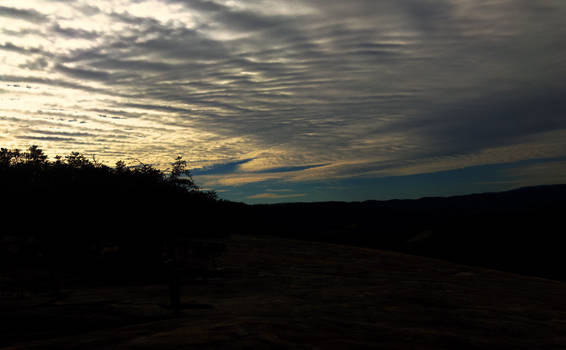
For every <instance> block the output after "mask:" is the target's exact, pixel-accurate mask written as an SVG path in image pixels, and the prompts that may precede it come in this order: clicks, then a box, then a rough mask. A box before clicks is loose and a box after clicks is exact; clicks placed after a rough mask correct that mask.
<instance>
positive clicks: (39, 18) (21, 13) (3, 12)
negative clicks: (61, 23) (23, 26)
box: [0, 6, 47, 22]
mask: <svg viewBox="0 0 566 350" xmlns="http://www.w3.org/2000/svg"><path fill="white" fill-rule="evenodd" d="M0 17H9V18H14V19H21V20H24V21H29V22H44V21H46V20H47V16H45V15H43V14H42V13H40V12H37V11H35V10H31V9H17V8H13V7H6V6H0Z"/></svg>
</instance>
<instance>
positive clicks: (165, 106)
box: [0, 0, 566, 203]
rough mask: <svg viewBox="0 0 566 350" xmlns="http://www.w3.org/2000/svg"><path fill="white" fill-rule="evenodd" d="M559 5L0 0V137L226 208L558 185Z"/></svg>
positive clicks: (443, 0)
mask: <svg viewBox="0 0 566 350" xmlns="http://www.w3.org/2000/svg"><path fill="white" fill-rule="evenodd" d="M564 18H566V2H565V1H563V0H544V1H543V0H512V1H511V0H380V1H377V0H352V1H343V0H286V1H275V0H240V1H236V0H214V1H208V0H97V1H89V0H74V1H69V0H2V1H1V2H0V23H1V24H2V25H1V26H0V146H1V147H5V148H19V149H25V148H27V147H29V146H30V145H32V144H36V145H39V146H40V147H42V148H43V149H44V150H45V151H46V153H47V154H49V155H50V156H54V155H65V154H68V153H70V152H72V151H79V152H82V153H84V154H85V155H89V156H91V155H93V156H95V157H96V159H97V160H98V161H102V162H104V163H106V164H108V165H113V164H114V163H115V162H116V161H117V160H125V161H126V162H127V163H128V164H130V165H136V164H139V162H143V163H146V164H152V165H154V166H156V167H158V168H160V169H164V170H166V169H167V167H169V166H170V163H171V162H172V161H173V160H174V159H175V157H176V156H178V155H181V156H182V157H183V158H184V159H185V160H187V161H188V165H189V168H190V169H191V171H192V174H193V178H194V180H195V182H196V183H197V184H198V185H200V186H201V187H202V188H204V189H211V190H216V191H217V193H218V194H219V196H220V198H224V199H229V200H235V201H242V202H246V203H268V202H297V201H328V200H345V201H360V200H368V199H391V198H419V197H423V196H448V195H455V194H464V193H476V192H488V191H499V190H506V189H512V188H517V187H522V186H531V185H539V184H553V183H566V40H564V39H565V38H566V22H565V21H564Z"/></svg>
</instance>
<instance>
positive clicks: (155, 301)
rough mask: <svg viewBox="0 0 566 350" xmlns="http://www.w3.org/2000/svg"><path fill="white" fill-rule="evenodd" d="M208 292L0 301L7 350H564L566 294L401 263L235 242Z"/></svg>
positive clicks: (500, 277)
mask: <svg viewBox="0 0 566 350" xmlns="http://www.w3.org/2000/svg"><path fill="white" fill-rule="evenodd" d="M217 266H218V268H217V271H216V272H217V273H216V276H215V277H211V278H210V279H209V281H208V283H202V282H199V281H195V282H194V283H193V284H192V285H185V286H184V288H183V298H182V303H183V307H184V309H183V311H182V312H181V314H180V315H177V316H175V315H174V314H173V312H172V311H171V310H169V309H168V308H167V307H166V305H167V304H168V299H167V288H166V287H165V286H159V285H155V286H146V287H112V288H110V287H108V288H72V287H70V286H67V287H66V288H64V289H63V295H62V296H61V297H59V298H58V299H56V300H54V299H48V298H47V297H45V298H43V297H41V296H33V295H31V296H30V295H28V296H26V297H24V298H3V299H0V307H1V310H0V320H1V327H0V347H2V348H6V349H47V348H56V349H81V350H82V349H180V348H196V349H212V348H214V349H223V348H236V349H238V348H289V347H291V348H309V349H310V348H313V347H314V348H324V349H326V348H379V349H486V348H497V349H501V348H510V349H556V348H566V303H565V300H566V284H564V283H562V282H555V281H552V280H545V279H539V278H532V277H524V276H520V275H513V274H510V273H502V272H497V271H493V270H486V269H480V268H470V267H466V266H461V265H454V264H451V263H447V262H443V261H439V260H433V259H429V258H423V257H414V256H409V255H403V254H398V253H391V252H384V251H379V250H370V249H363V248H356V247H346V246H339V245H331V244H325V243H313V242H304V241H294V240H286V239H279V238H268V237H262V238H258V237H253V238H252V237H245V236H234V237H232V238H231V239H230V240H229V241H228V251H227V252H226V253H225V254H224V255H223V256H222V257H221V258H219V259H217Z"/></svg>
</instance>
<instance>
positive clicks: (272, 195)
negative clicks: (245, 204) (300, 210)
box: [247, 192, 306, 199]
mask: <svg viewBox="0 0 566 350" xmlns="http://www.w3.org/2000/svg"><path fill="white" fill-rule="evenodd" d="M304 196H306V194H304V193H286V194H279V193H269V192H267V193H259V194H254V195H251V196H248V197H247V198H249V199H281V198H298V197H304Z"/></svg>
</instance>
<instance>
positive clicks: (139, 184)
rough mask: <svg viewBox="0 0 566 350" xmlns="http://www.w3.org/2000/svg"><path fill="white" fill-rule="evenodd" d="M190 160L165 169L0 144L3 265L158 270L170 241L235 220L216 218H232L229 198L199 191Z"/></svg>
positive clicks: (217, 230)
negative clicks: (111, 163) (110, 163)
mask: <svg viewBox="0 0 566 350" xmlns="http://www.w3.org/2000/svg"><path fill="white" fill-rule="evenodd" d="M185 166H186V163H185V161H183V160H182V158H181V157H177V158H176V159H175V160H174V161H173V162H172V163H171V169H170V171H169V172H168V173H164V172H163V171H161V170H159V169H156V168H154V167H153V166H151V165H148V164H142V163H140V164H135V165H133V166H127V165H126V164H125V163H124V162H123V161H119V162H117V163H116V165H115V166H114V167H110V166H107V165H104V164H102V163H100V162H98V161H96V159H94V158H93V159H92V160H90V159H88V158H87V157H85V156H84V155H82V154H80V153H78V152H72V153H70V154H69V155H66V156H57V157H55V159H54V160H50V159H48V157H47V156H46V155H45V153H44V152H43V150H42V149H40V148H39V147H37V146H32V147H30V148H29V149H28V150H26V151H20V150H17V149H6V148H2V149H0V193H1V196H2V197H1V198H2V210H1V211H0V219H1V220H2V227H1V230H2V231H1V232H0V247H1V248H2V249H3V250H5V251H2V252H0V253H1V254H0V255H1V256H2V257H1V258H0V259H2V261H0V264H1V265H2V269H4V270H10V269H12V270H13V269H15V268H17V267H18V268H19V267H21V266H26V265H27V266H29V267H45V266H50V267H51V268H52V269H53V270H58V271H61V270H65V271H67V272H69V273H71V272H73V271H72V270H76V271H75V272H77V273H75V274H74V276H84V278H85V279H89V278H91V277H92V274H93V273H102V274H105V273H108V271H112V270H113V271H119V270H120V269H122V270H124V271H127V273H122V274H119V273H117V274H116V276H118V277H116V278H125V279H127V278H130V279H135V278H136V274H139V276H138V277H139V278H140V279H147V278H148V276H151V275H152V273H153V272H155V274H154V276H157V275H159V273H158V271H152V270H154V269H159V268H161V264H162V262H163V259H164V257H163V255H164V249H166V245H167V244H168V243H169V244H171V242H175V241H176V240H179V239H188V238H194V237H211V236H219V235H225V234H226V233H227V232H228V229H229V228H228V227H226V225H225V223H227V222H229V220H218V219H217V218H218V217H219V216H224V217H229V216H230V213H229V212H227V211H226V210H224V207H225V205H226V203H224V202H223V201H220V200H218V199H217V197H216V193H214V192H211V191H203V190H201V189H200V188H199V187H198V186H197V185H196V184H195V183H194V182H193V180H192V178H191V175H190V172H189V171H187V170H186V169H185ZM221 213H223V214H221ZM118 250H119V254H118V253H116V252H117V251H118ZM103 265H108V266H107V267H108V268H107V269H106V270H103V269H101V266H103ZM88 270H92V271H88ZM0 272H1V271H0ZM90 272H92V273H90ZM126 277H127V278H126Z"/></svg>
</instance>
